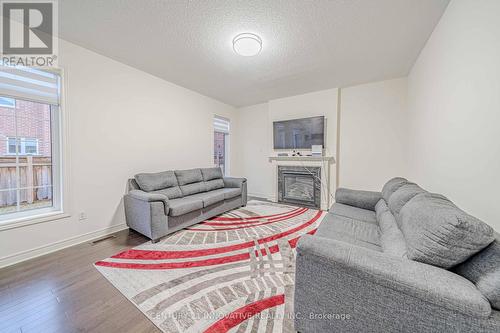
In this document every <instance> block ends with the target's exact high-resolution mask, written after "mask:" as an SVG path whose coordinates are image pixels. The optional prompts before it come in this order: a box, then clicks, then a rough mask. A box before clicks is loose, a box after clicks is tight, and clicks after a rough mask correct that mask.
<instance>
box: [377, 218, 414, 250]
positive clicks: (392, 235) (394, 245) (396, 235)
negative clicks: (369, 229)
mask: <svg viewBox="0 0 500 333" xmlns="http://www.w3.org/2000/svg"><path fill="white" fill-rule="evenodd" d="M377 217H378V225H379V227H380V245H381V246H382V251H384V253H387V254H389V255H393V256H396V257H399V258H407V254H406V240H405V238H404V236H403V233H402V232H401V230H400V229H399V227H398V225H397V223H396V219H395V218H394V215H392V213H391V212H390V211H389V210H383V211H381V213H380V214H379V215H377Z"/></svg>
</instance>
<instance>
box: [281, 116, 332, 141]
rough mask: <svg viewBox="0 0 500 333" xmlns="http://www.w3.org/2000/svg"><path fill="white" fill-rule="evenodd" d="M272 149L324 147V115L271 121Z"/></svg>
mask: <svg viewBox="0 0 500 333" xmlns="http://www.w3.org/2000/svg"><path fill="white" fill-rule="evenodd" d="M273 137H274V149H311V146H312V145H322V146H323V147H325V117H324V116H319V117H311V118H302V119H292V120H284V121H275V122H273Z"/></svg>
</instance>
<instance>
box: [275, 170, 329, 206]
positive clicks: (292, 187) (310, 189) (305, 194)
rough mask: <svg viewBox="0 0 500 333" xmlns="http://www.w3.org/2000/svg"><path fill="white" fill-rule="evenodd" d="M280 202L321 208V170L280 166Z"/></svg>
mask: <svg viewBox="0 0 500 333" xmlns="http://www.w3.org/2000/svg"><path fill="white" fill-rule="evenodd" d="M278 202H284V203H291V204H297V205H303V206H308V207H314V208H318V209H320V208H321V168H320V167H303V166H278Z"/></svg>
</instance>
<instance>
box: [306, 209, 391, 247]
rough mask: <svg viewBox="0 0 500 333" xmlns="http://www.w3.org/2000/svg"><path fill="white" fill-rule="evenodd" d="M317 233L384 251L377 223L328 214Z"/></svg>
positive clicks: (317, 234) (320, 235) (321, 235)
mask: <svg viewBox="0 0 500 333" xmlns="http://www.w3.org/2000/svg"><path fill="white" fill-rule="evenodd" d="M315 235H316V236H319V237H324V238H329V239H334V240H338V241H341V242H345V243H349V244H353V245H356V246H360V247H364V248H367V249H371V250H375V251H379V252H380V251H382V249H381V247H380V235H379V227H378V226H377V225H376V224H374V223H366V222H364V221H358V220H353V219H351V218H348V217H345V216H340V215H335V214H330V213H328V214H326V215H325V217H324V218H323V220H322V221H321V224H320V225H319V227H318V230H317V231H316V234H315Z"/></svg>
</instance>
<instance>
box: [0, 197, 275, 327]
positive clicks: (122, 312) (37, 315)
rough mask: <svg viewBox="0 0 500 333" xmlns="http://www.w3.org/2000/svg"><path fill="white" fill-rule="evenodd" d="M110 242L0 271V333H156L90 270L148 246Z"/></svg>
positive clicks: (137, 238) (130, 235) (125, 239)
mask: <svg viewBox="0 0 500 333" xmlns="http://www.w3.org/2000/svg"><path fill="white" fill-rule="evenodd" d="M249 200H263V201H265V200H266V199H264V198H258V197H249ZM114 236H115V237H114V238H110V239H106V240H103V241H100V242H97V243H95V244H93V243H90V242H89V243H83V244H79V245H75V246H72V247H70V248H67V249H64V250H60V251H57V252H54V253H50V254H47V255H45V256H41V257H38V258H35V259H31V260H28V261H25V262H22V263H19V264H17V265H13V266H9V267H6V268H3V269H0V333H4V332H6V333H10V332H17V333H19V332H23V333H24V332H37V333H39V332H64V333H67V332H107V333H113V332H120V333H121V332H160V330H158V328H156V326H155V325H153V323H151V321H150V320H149V319H148V318H147V317H146V316H144V315H143V314H142V312H140V311H139V310H138V309H137V308H136V307H135V306H134V305H133V304H132V303H131V302H130V301H129V300H127V299H126V298H125V296H123V295H122V294H121V293H120V292H119V291H118V290H116V289H115V287H113V285H112V284H111V283H109V282H108V280H106V279H105V278H104V277H103V276H102V275H101V274H100V273H99V272H98V271H97V270H96V269H95V268H94V266H93V263H94V262H96V261H99V260H101V259H104V258H107V257H110V256H112V255H114V254H116V253H118V252H120V251H122V250H125V249H127V248H131V247H135V246H137V245H140V244H142V243H144V242H147V241H148V239H147V238H146V237H143V236H142V235H140V234H138V233H136V232H134V231H129V230H125V231H120V232H118V233H115V234H114Z"/></svg>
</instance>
